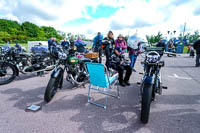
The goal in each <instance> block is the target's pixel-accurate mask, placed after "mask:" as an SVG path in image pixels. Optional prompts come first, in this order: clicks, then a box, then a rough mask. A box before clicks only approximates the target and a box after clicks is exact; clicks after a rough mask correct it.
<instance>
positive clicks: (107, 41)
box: [102, 31, 115, 70]
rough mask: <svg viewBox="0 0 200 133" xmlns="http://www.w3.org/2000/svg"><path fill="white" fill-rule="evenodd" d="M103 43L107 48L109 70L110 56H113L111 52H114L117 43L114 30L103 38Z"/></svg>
mask: <svg viewBox="0 0 200 133" xmlns="http://www.w3.org/2000/svg"><path fill="white" fill-rule="evenodd" d="M102 45H103V49H104V50H105V55H106V64H105V65H106V67H107V68H108V70H109V64H110V57H111V54H112V53H113V48H114V45H115V41H114V34H113V32H112V31H109V32H108V36H107V37H105V38H104V39H103V41H102Z"/></svg>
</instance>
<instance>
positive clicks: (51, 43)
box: [48, 37, 54, 51]
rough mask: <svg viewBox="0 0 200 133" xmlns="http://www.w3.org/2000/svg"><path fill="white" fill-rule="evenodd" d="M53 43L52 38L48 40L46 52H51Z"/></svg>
mask: <svg viewBox="0 0 200 133" xmlns="http://www.w3.org/2000/svg"><path fill="white" fill-rule="evenodd" d="M53 41H54V38H53V37H51V38H50V39H49V40H48V50H49V51H50V50H51V46H52V45H53Z"/></svg>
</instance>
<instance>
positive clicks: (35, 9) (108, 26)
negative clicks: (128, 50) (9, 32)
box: [0, 0, 200, 37]
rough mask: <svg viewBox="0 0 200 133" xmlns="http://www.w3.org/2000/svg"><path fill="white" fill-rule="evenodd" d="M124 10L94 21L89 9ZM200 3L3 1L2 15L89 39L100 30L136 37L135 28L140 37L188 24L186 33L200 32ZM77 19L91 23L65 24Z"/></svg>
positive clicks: (0, 0) (192, 0) (178, 0)
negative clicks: (110, 8)
mask: <svg viewBox="0 0 200 133" xmlns="http://www.w3.org/2000/svg"><path fill="white" fill-rule="evenodd" d="M102 4H103V5H108V6H112V7H123V8H120V9H119V10H118V11H116V12H115V13H114V14H113V15H112V16H110V17H109V18H98V19H94V18H92V17H91V16H89V15H88V14H87V10H86V7H88V6H91V7H92V8H93V12H95V10H96V8H97V7H98V6H99V5H102ZM198 9H200V7H199V0H190V1H188V0H173V1H169V0H162V1H161V0H160V1H158V0H150V2H145V0H42V1H41V0H23V1H22V0H15V1H7V0H0V15H1V14H3V17H4V18H8V19H14V20H17V21H19V22H23V21H31V22H33V23H36V24H39V25H47V26H48V25H50V26H54V27H55V28H57V29H59V30H62V31H66V32H72V33H82V34H87V35H88V36H89V35H90V36H89V37H91V36H93V35H95V34H96V32H98V31H101V32H103V33H104V34H106V33H107V31H109V30H114V33H115V34H116V35H117V34H119V33H123V34H128V33H130V34H133V33H135V31H136V29H137V30H138V34H139V35H140V36H143V37H144V36H145V35H146V34H156V33H157V32H158V31H161V32H163V33H165V34H166V33H167V31H168V30H170V31H173V30H176V31H177V34H178V32H181V29H180V27H181V25H183V24H184V23H185V22H187V30H188V31H194V30H197V29H200V23H199V22H200V13H199V12H200V11H199V10H198ZM78 18H86V19H90V20H92V21H91V22H90V23H86V24H84V25H83V24H82V25H77V26H73V27H67V26H64V23H66V22H68V21H70V20H75V19H78Z"/></svg>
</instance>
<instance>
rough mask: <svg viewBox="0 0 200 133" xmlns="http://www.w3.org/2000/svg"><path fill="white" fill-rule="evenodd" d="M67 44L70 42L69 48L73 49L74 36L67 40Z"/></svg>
mask: <svg viewBox="0 0 200 133" xmlns="http://www.w3.org/2000/svg"><path fill="white" fill-rule="evenodd" d="M69 42H70V48H72V49H73V48H74V36H73V35H72V36H71V37H70V39H69Z"/></svg>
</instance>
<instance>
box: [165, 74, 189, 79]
mask: <svg viewBox="0 0 200 133" xmlns="http://www.w3.org/2000/svg"><path fill="white" fill-rule="evenodd" d="M168 77H169V78H176V79H185V80H191V79H192V78H188V77H180V76H178V75H177V74H173V76H170V75H169V76H168Z"/></svg>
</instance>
